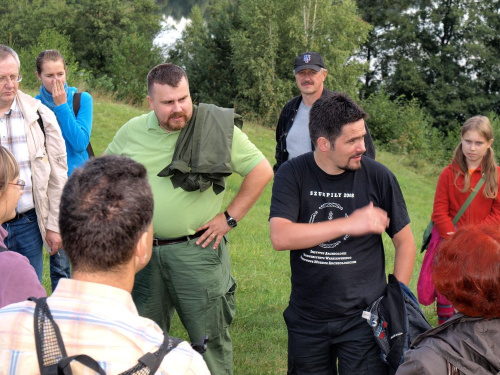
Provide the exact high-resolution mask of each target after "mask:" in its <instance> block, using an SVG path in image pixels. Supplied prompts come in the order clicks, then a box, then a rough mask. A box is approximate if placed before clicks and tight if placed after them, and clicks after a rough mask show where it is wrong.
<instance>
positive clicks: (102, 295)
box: [52, 278, 138, 315]
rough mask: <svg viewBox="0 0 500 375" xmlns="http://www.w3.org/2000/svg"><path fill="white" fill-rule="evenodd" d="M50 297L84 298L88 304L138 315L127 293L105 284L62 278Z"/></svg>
mask: <svg viewBox="0 0 500 375" xmlns="http://www.w3.org/2000/svg"><path fill="white" fill-rule="evenodd" d="M52 296H53V297H61V298H65V299H73V298H74V299H81V298H82V296H84V297H85V301H86V302H88V303H93V302H96V303H99V304H109V305H113V306H118V305H121V306H123V307H124V308H126V309H127V310H129V311H130V312H131V313H133V314H136V315H137V314H138V312H137V308H136V306H135V304H134V301H133V300H132V296H131V294H130V293H129V292H127V291H126V290H124V289H120V288H116V287H113V286H110V285H106V284H100V283H93V282H90V281H80V280H74V279H66V278H63V279H61V280H59V283H58V284H57V288H56V290H54V293H52Z"/></svg>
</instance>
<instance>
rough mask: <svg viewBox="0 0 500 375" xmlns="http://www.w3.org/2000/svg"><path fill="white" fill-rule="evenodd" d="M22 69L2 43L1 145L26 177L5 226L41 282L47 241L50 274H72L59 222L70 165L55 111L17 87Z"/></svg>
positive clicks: (11, 243)
mask: <svg viewBox="0 0 500 375" xmlns="http://www.w3.org/2000/svg"><path fill="white" fill-rule="evenodd" d="M20 68H21V65H20V62H19V57H18V56H17V53H16V52H15V51H14V50H13V49H12V48H10V47H7V46H4V45H2V44H0V145H2V146H4V147H5V148H6V149H8V150H9V151H10V152H12V154H14V157H15V158H16V160H17V163H18V164H19V169H20V173H19V177H20V178H21V179H22V180H24V181H26V186H25V188H24V194H23V195H22V197H21V199H19V203H18V204H17V207H16V216H15V217H14V218H13V219H12V220H9V221H7V222H5V223H4V224H3V227H4V229H5V230H7V232H8V233H9V234H8V236H7V238H6V239H5V241H4V242H5V245H6V246H7V248H8V249H9V250H12V251H16V252H18V253H20V254H22V255H24V256H25V257H26V258H28V260H29V261H30V264H31V265H32V266H33V268H34V269H35V271H36V274H37V276H38V280H40V282H41V281H42V272H43V244H44V242H45V247H46V248H47V250H48V251H49V253H50V255H51V257H50V263H51V267H50V268H51V278H52V277H54V278H60V277H68V276H69V275H68V271H69V270H67V269H63V267H61V266H62V265H61V264H60V263H61V261H60V258H61V257H60V255H59V253H58V251H59V249H61V248H62V241H61V236H60V234H59V227H58V224H57V220H58V218H59V199H60V196H61V192H62V189H63V187H64V183H65V182H66V179H67V177H66V175H67V173H68V165H67V162H66V145H65V143H64V139H63V137H62V133H61V129H60V128H59V124H58V122H57V119H56V117H55V115H54V113H53V112H52V111H51V110H50V109H49V108H47V107H46V106H44V105H43V104H42V103H41V102H40V100H38V99H34V98H32V97H31V96H29V95H27V94H25V93H23V92H21V90H19V82H20V81H21V75H20V74H19V70H20ZM40 118H41V123H43V126H44V129H43V130H42V129H41V126H40V124H39V121H40Z"/></svg>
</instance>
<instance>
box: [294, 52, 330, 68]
mask: <svg viewBox="0 0 500 375" xmlns="http://www.w3.org/2000/svg"><path fill="white" fill-rule="evenodd" d="M321 68H325V62H324V61H323V58H322V57H321V55H320V54H319V53H318V52H304V53H301V54H300V55H298V56H297V57H296V58H295V63H294V64H293V72H294V73H298V72H300V71H301V70H304V69H313V70H315V71H317V72H319V70H320V69H321Z"/></svg>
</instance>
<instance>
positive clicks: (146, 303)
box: [106, 64, 273, 375]
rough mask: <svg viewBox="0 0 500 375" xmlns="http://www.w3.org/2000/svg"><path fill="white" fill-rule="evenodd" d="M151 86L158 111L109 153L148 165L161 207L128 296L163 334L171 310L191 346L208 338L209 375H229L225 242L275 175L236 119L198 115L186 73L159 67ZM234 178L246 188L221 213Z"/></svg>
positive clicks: (230, 290) (125, 130) (230, 285)
mask: <svg viewBox="0 0 500 375" xmlns="http://www.w3.org/2000/svg"><path fill="white" fill-rule="evenodd" d="M147 83H148V101H149V103H150V107H151V109H152V111H151V112H150V113H148V114H145V115H142V116H139V117H136V118H133V119H132V120H130V121H129V122H128V123H126V124H125V125H124V126H123V127H122V128H121V129H120V130H119V131H118V133H117V134H116V135H115V137H114V139H113V141H112V142H111V144H110V145H109V146H108V148H107V150H106V154H119V155H125V156H129V157H131V158H132V159H134V160H136V161H138V162H140V163H142V164H143V165H144V166H145V167H146V169H147V170H148V179H149V182H150V184H151V186H152V189H153V194H154V198H155V215H154V218H153V228H154V236H155V239H154V247H153V257H152V258H151V261H150V262H149V264H148V265H147V267H146V268H144V270H143V271H141V272H140V273H139V274H138V275H137V279H136V282H135V285H134V290H133V292H132V296H133V297H134V301H135V303H136V304H137V307H138V310H139V313H140V314H141V315H142V316H147V317H149V318H151V319H153V320H154V321H156V322H157V323H158V324H160V326H161V327H162V328H163V329H164V330H166V331H167V332H168V331H169V329H170V322H171V319H172V316H173V312H174V309H175V310H176V311H177V314H178V315H179V317H180V319H181V321H182V323H183V325H184V327H185V328H186V330H187V331H188V334H189V337H190V339H191V341H198V340H199V339H200V337H202V336H205V335H207V336H208V343H207V351H206V353H205V354H204V355H203V357H204V359H205V361H206V362H207V364H208V367H209V369H210V371H211V372H212V373H213V374H217V375H223V374H232V373H233V356H232V343H231V337H230V335H229V325H230V324H231V322H232V320H233V317H234V314H235V298H234V294H235V290H236V281H235V279H234V278H233V276H232V275H231V267H230V261H229V252H228V244H227V237H226V234H227V233H228V232H229V231H230V230H231V229H232V228H234V227H236V225H237V222H239V221H240V220H241V219H242V218H243V217H244V216H245V214H246V213H247V212H248V211H249V210H250V208H251V207H252V206H253V205H254V203H255V202H256V201H257V199H258V198H259V196H260V194H261V193H262V191H263V190H264V187H265V186H266V184H267V183H268V182H269V180H270V179H271V178H272V175H273V173H272V168H271V166H270V164H269V162H268V161H267V160H266V159H265V157H264V155H263V154H262V153H261V152H260V151H259V150H258V149H257V148H256V147H255V146H254V145H253V144H252V143H251V142H250V141H249V140H248V138H247V136H246V135H245V134H244V133H243V132H242V131H241V130H240V129H239V128H238V127H236V126H235V124H236V123H237V121H238V120H239V117H240V116H238V115H236V114H235V113H234V110H233V109H228V108H220V107H217V106H215V105H211V104H210V105H209V104H204V103H200V104H198V105H193V103H192V101H191V96H190V92H189V83H188V78H187V75H186V73H185V72H184V70H183V69H182V68H180V67H178V66H176V65H173V64H161V65H158V66H156V67H154V68H153V69H152V70H151V71H150V72H149V74H148V80H147ZM232 172H236V173H238V174H239V175H241V176H244V178H243V182H242V184H241V186H240V188H239V190H238V192H237V193H236V195H235V196H234V198H233V199H232V201H231V203H230V204H229V205H228V206H227V207H226V208H225V209H224V208H222V201H223V196H224V192H225V183H226V180H227V176H229V175H230V174H231V173H232ZM221 211H223V212H221Z"/></svg>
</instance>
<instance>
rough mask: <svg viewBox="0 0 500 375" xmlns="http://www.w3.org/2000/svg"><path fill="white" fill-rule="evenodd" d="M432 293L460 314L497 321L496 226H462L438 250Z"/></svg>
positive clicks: (499, 246) (499, 252)
mask: <svg viewBox="0 0 500 375" xmlns="http://www.w3.org/2000/svg"><path fill="white" fill-rule="evenodd" d="M432 277H433V281H434V285H435V286H436V290H437V291H438V292H439V293H440V294H442V295H443V296H445V297H446V298H447V299H448V300H450V302H451V303H452V304H453V306H454V307H455V308H456V309H457V310H458V311H460V312H461V313H463V314H465V315H468V316H482V317H484V318H487V319H489V318H500V293H499V290H500V227H499V226H498V224H494V225H491V224H481V225H471V226H465V227H462V228H460V229H458V230H457V231H456V233H455V234H454V235H453V236H451V237H450V238H449V239H448V240H446V241H445V242H444V243H443V244H442V245H441V246H440V247H439V249H438V252H437V255H436V259H435V264H434V268H433V275H432Z"/></svg>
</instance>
